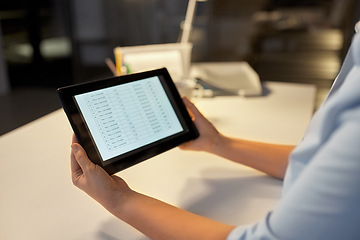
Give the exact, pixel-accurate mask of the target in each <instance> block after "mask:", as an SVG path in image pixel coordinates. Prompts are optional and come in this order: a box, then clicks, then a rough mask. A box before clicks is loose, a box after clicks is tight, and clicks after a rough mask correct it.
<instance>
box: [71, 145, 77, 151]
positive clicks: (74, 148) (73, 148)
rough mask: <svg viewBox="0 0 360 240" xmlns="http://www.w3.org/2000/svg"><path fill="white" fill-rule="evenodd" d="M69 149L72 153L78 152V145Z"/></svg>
mask: <svg viewBox="0 0 360 240" xmlns="http://www.w3.org/2000/svg"><path fill="white" fill-rule="evenodd" d="M71 149H72V151H73V152H74V153H76V152H77V151H78V150H79V145H77V144H73V145H71Z"/></svg>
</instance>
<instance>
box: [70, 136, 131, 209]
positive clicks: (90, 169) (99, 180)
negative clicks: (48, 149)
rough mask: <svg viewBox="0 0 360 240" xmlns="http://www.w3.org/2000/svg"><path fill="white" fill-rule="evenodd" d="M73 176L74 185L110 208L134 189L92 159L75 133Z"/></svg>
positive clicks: (72, 154) (73, 141) (72, 162)
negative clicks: (110, 174)
mask: <svg viewBox="0 0 360 240" xmlns="http://www.w3.org/2000/svg"><path fill="white" fill-rule="evenodd" d="M71 149H72V151H71V157H70V159H71V177H72V182H73V183H74V185H75V186H76V187H78V188H80V189H81V190H83V191H84V192H86V193H87V194H88V195H89V196H90V197H92V198H93V199H95V200H96V201H97V202H99V203H100V204H101V205H103V206H104V207H105V208H106V209H108V210H110V209H112V208H114V207H117V205H118V204H121V201H123V200H125V199H126V196H128V194H131V193H132V192H133V191H132V190H131V189H130V188H129V186H128V185H127V184H126V183H125V181H124V180H122V179H121V178H120V177H118V176H115V175H113V176H109V174H108V173H107V172H106V171H105V170H104V169H103V168H101V167H100V166H98V165H96V164H94V163H93V162H91V161H90V159H89V158H88V156H87V155H86V152H85V150H84V149H83V148H82V146H81V145H80V144H79V143H78V142H77V139H76V137H75V135H73V138H72V145H71Z"/></svg>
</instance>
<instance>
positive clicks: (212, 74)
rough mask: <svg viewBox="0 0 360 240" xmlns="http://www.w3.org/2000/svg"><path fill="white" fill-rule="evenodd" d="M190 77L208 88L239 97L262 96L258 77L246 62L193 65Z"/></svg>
mask: <svg viewBox="0 0 360 240" xmlns="http://www.w3.org/2000/svg"><path fill="white" fill-rule="evenodd" d="M190 77H191V78H197V79H199V82H200V83H202V84H204V85H207V86H208V87H210V88H213V89H218V90H224V91H228V92H232V93H235V94H238V95H241V96H257V95H261V94H262V88H261V83H260V77H259V75H258V74H257V73H256V72H255V71H254V70H253V69H252V68H251V66H250V65H249V64H248V63H247V62H212V63H194V64H193V65H192V66H191V70H190Z"/></svg>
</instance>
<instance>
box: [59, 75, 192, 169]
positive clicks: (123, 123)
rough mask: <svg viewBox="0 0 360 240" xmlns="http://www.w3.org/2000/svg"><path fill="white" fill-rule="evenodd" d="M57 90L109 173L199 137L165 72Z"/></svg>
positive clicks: (84, 140)
mask: <svg viewBox="0 0 360 240" xmlns="http://www.w3.org/2000/svg"><path fill="white" fill-rule="evenodd" d="M57 92H58V95H59V98H60V100H61V103H62V106H63V108H64V110H65V113H66V115H67V117H68V119H69V122H70V124H71V126H72V128H73V130H74V133H75V135H76V137H77V139H78V141H79V143H80V144H81V145H82V146H83V147H84V149H85V151H86V153H87V154H88V156H89V158H90V159H91V161H93V162H94V163H96V164H98V165H99V166H101V167H103V168H104V169H105V170H106V171H107V172H108V173H109V174H113V173H115V172H118V171H121V170H123V169H125V168H128V167H131V166H133V165H135V164H138V163H140V162H142V161H144V160H146V159H149V158H151V157H153V156H156V155H158V154H160V153H162V152H165V151H167V150H170V149H172V148H174V147H176V146H178V145H179V144H182V143H184V142H186V141H190V140H193V139H195V138H197V137H198V136H199V134H198V132H197V129H196V127H195V125H194V123H193V122H192V120H191V117H190V116H189V114H188V112H187V110H186V107H185V105H184V103H183V102H182V99H181V98H180V95H179V93H178V92H177V90H176V87H175V85H174V83H173V82H172V80H171V77H170V75H169V73H168V72H167V70H166V69H165V68H162V69H157V70H152V71H147V72H143V73H136V74H130V75H125V76H119V77H113V78H109V79H103V80H97V81H93V82H88V83H82V84H76V85H72V86H68V87H63V88H59V89H58V90H57Z"/></svg>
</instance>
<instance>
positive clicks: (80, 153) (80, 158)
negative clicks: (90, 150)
mask: <svg viewBox="0 0 360 240" xmlns="http://www.w3.org/2000/svg"><path fill="white" fill-rule="evenodd" d="M71 149H72V154H73V155H74V157H75V160H76V162H77V163H78V164H79V166H80V167H81V169H82V170H83V171H86V170H87V169H88V168H89V166H90V165H91V164H92V162H91V161H90V159H89V158H88V156H87V155H86V152H85V150H84V149H83V147H82V146H80V144H78V143H74V144H72V145H71Z"/></svg>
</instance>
